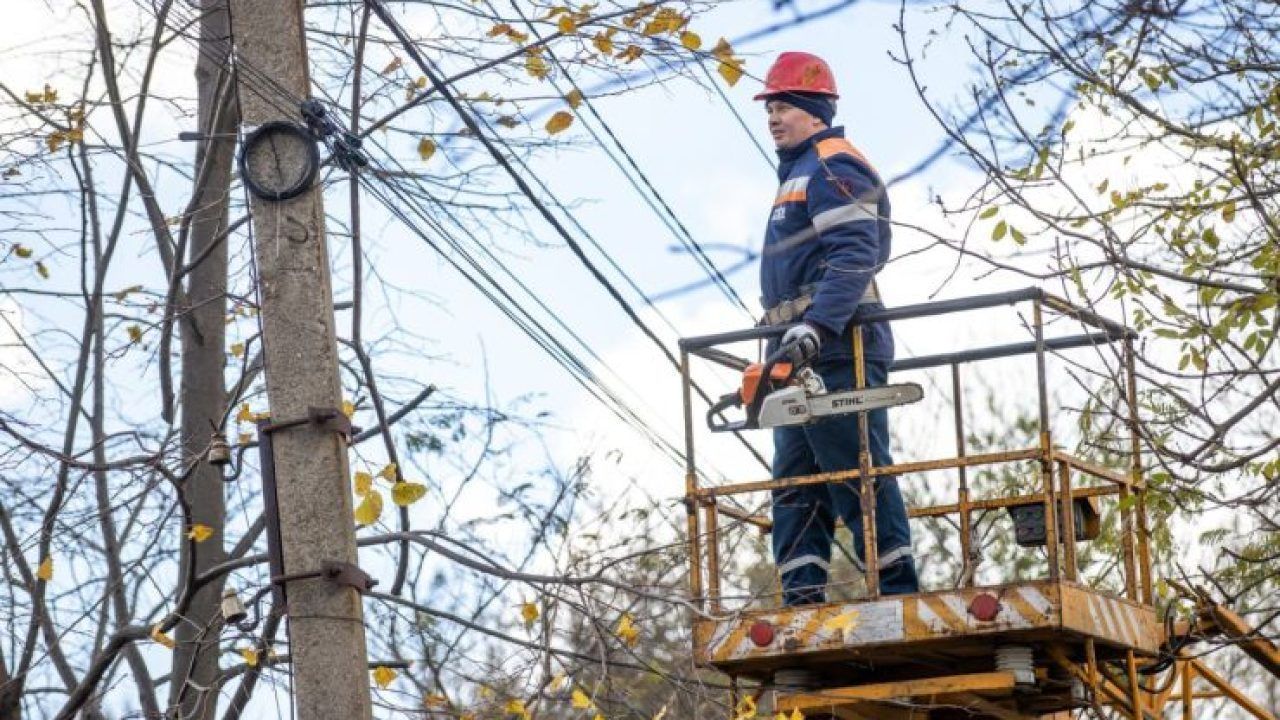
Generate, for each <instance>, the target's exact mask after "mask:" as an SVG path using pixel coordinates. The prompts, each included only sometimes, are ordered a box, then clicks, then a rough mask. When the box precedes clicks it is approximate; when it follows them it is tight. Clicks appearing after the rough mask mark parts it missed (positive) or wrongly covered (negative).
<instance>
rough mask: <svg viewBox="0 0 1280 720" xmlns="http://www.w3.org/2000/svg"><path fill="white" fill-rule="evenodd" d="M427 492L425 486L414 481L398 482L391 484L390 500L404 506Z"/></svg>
mask: <svg viewBox="0 0 1280 720" xmlns="http://www.w3.org/2000/svg"><path fill="white" fill-rule="evenodd" d="M426 494H427V486H426V485H423V484H422V483H416V482H398V483H396V484H395V485H392V486H391V502H393V503H395V504H396V505H399V506H400V507H406V506H408V505H412V504H414V503H416V502H418V501H419V500H421V499H422V496H423V495H426Z"/></svg>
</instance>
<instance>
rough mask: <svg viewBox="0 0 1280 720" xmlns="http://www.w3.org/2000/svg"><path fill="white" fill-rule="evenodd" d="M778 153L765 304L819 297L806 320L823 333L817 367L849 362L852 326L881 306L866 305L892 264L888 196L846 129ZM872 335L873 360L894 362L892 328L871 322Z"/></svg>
mask: <svg viewBox="0 0 1280 720" xmlns="http://www.w3.org/2000/svg"><path fill="white" fill-rule="evenodd" d="M778 156H779V158H780V160H781V163H780V164H779V165H778V180H779V181H780V182H781V185H780V186H779V188H778V194H777V197H776V198H775V199H774V201H773V211H772V213H771V214H770V216H769V224H768V229H767V230H766V232H765V241H764V248H763V250H762V252H761V257H760V290H761V294H762V297H761V301H762V302H763V304H764V306H765V308H766V309H767V308H770V307H773V306H775V305H777V304H778V303H780V302H782V301H785V300H791V299H794V298H797V297H799V296H800V295H802V294H804V293H806V292H808V293H810V294H812V296H813V304H812V306H810V307H809V309H808V310H806V311H805V313H804V315H803V316H802V317H803V319H804V320H805V321H806V322H808V323H811V324H813V325H815V326H817V327H818V328H819V331H820V333H821V334H822V336H823V340H824V342H823V344H822V350H821V353H820V355H819V357H818V362H819V363H820V364H824V363H826V362H827V361H831V362H836V361H839V362H848V360H849V358H850V357H852V355H853V346H852V342H853V335H852V330H851V328H852V323H853V322H854V321H855V320H857V319H858V316H859V314H860V313H864V312H865V311H867V310H868V309H872V308H876V309H878V308H880V307H882V305H881V304H880V302H879V301H878V300H876V301H868V302H863V299H864V297H863V296H864V294H865V293H867V291H868V287H869V286H871V283H872V280H873V279H874V277H875V274H876V273H877V272H879V271H880V269H881V268H882V267H884V265H885V263H886V262H888V260H889V253H890V246H891V235H892V231H891V229H890V225H889V195H888V193H887V192H885V187H884V183H883V182H881V180H880V176H879V175H877V174H876V171H875V170H874V169H872V167H871V164H870V163H869V162H867V159H866V158H865V157H863V155H862V153H861V152H859V151H858V150H857V148H855V147H854V146H853V145H852V144H851V143H849V141H848V140H845V138H844V128H842V127H835V128H829V129H827V130H823V131H822V132H819V133H817V134H816V135H814V136H812V137H810V138H809V139H808V140H806V141H804V142H803V143H801V144H800V145H798V146H796V147H794V148H789V149H786V150H779V151H778ZM865 333H866V334H865V343H866V344H865V352H866V357H867V359H868V360H879V361H884V362H889V361H892V359H893V334H892V332H891V331H890V329H889V325H888V323H884V322H877V323H870V324H868V325H867V326H866V330H865Z"/></svg>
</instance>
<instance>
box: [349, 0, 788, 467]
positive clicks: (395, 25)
mask: <svg viewBox="0 0 1280 720" xmlns="http://www.w3.org/2000/svg"><path fill="white" fill-rule="evenodd" d="M365 2H366V3H367V4H368V5H369V7H370V8H372V9H373V12H374V14H376V15H377V16H378V18H379V19H380V20H381V21H382V22H383V24H384V25H386V26H387V29H389V30H390V31H391V32H392V34H394V35H395V36H396V39H397V40H398V41H399V42H400V46H401V47H402V48H404V50H405V52H406V53H408V55H409V57H410V58H411V59H412V60H413V61H414V63H415V64H417V66H418V69H419V70H421V71H422V73H423V75H424V76H426V78H427V80H428V82H430V83H431V84H432V86H433V87H435V89H436V92H438V93H440V95H441V97H443V98H444V99H445V100H446V101H447V102H448V103H449V105H450V106H451V107H452V108H453V109H454V112H456V113H458V116H459V117H460V118H461V119H462V121H463V124H465V125H466V126H467V128H468V129H469V130H470V131H471V132H472V133H474V135H475V137H476V138H477V139H479V140H480V142H481V144H482V145H484V147H485V149H486V150H487V151H488V152H489V154H490V155H491V156H492V157H493V159H494V160H495V161H497V163H498V164H499V165H500V166H501V167H502V168H503V170H505V171H506V172H507V174H508V175H510V177H511V179H512V181H513V182H514V183H515V184H516V186H517V187H518V188H519V189H520V192H521V193H523V194H524V195H525V197H527V198H528V199H529V202H530V203H532V204H533V206H534V208H535V209H537V211H538V213H539V214H540V215H542V217H543V219H544V220H546V221H547V223H548V224H550V225H551V227H552V228H553V229H555V231H556V233H557V234H559V235H560V237H561V238H562V239H563V240H564V241H565V243H566V244H568V246H569V249H570V250H572V251H573V253H574V255H575V256H576V257H577V258H578V259H579V261H581V262H582V264H583V266H584V267H586V268H587V270H588V272H590V274H591V275H592V277H593V278H595V280H596V282H598V283H600V285H601V286H602V287H604V289H605V291H606V292H607V293H608V294H609V296H610V297H611V298H613V300H614V301H615V302H616V303H617V304H618V306H619V307H621V308H622V310H623V312H624V313H625V314H626V315H627V317H628V318H630V320H631V321H632V323H633V324H635V325H636V327H638V328H639V329H640V331H641V332H642V333H644V335H645V336H646V337H647V338H649V339H650V340H651V341H652V342H653V343H654V345H656V346H657V347H658V349H659V350H660V351H661V352H662V354H663V356H664V357H666V359H667V361H668V362H669V363H670V364H671V366H672V367H673V368H674V369H675V370H676V372H680V371H681V368H680V362H679V361H678V360H677V359H676V357H675V355H674V354H673V353H672V352H671V349H670V348H668V347H667V346H666V345H665V344H664V343H663V342H662V340H661V339H660V338H659V337H658V336H657V334H655V333H654V331H653V329H652V328H650V327H649V325H648V324H647V323H645V321H644V320H643V319H642V318H641V317H640V316H639V315H638V314H637V313H636V311H635V308H633V307H632V306H631V303H629V302H627V299H626V298H624V297H622V295H621V293H619V292H618V289H617V288H616V287H614V286H613V284H612V283H611V282H609V279H608V278H606V277H605V276H604V275H603V273H601V272H600V269H599V268H598V267H596V265H595V263H593V262H592V261H591V259H590V258H589V257H587V255H586V253H585V252H584V251H583V250H582V246H581V245H580V244H578V241H577V240H575V239H574V238H573V236H572V235H571V234H570V233H569V231H568V230H567V229H565V227H564V225H563V224H561V222H560V221H559V220H558V219H557V218H556V216H555V215H554V214H553V213H552V212H551V210H550V209H549V208H548V207H547V206H546V204H545V203H543V202H542V201H541V200H539V199H538V197H537V196H536V195H535V194H534V192H533V189H532V188H531V187H530V186H529V184H528V182H527V181H525V179H524V177H523V176H521V175H520V174H519V173H518V172H516V170H515V168H514V167H512V165H511V162H510V161H509V160H508V159H507V157H506V156H505V155H503V153H502V152H501V151H500V150H499V149H498V148H497V147H496V146H495V145H494V143H493V140H492V139H491V138H489V137H488V136H487V135H486V134H485V133H484V132H483V131H482V130H481V128H480V126H479V124H478V123H477V122H476V120H475V118H474V117H472V115H471V113H469V112H468V111H467V108H466V107H464V106H463V105H462V103H461V102H459V100H458V99H457V98H456V97H455V96H454V94H453V93H452V92H451V91H450V90H449V88H448V87H447V86H445V85H444V84H443V83H442V82H441V80H440V77H439V75H438V74H437V73H436V72H435V70H434V69H433V68H432V66H431V64H430V62H429V61H428V60H427V59H426V58H425V57H423V55H422V53H421V52H419V51H418V47H417V45H415V44H414V43H413V40H412V39H411V38H410V37H409V35H408V33H406V32H405V30H404V28H403V27H402V26H401V25H400V23H399V22H398V21H396V19H395V18H394V17H392V16H391V14H390V13H388V12H387V10H386V7H384V6H383V4H382V3H381V2H380V0H365ZM690 384H691V385H692V386H693V388H694V389H695V390H696V391H697V393H698V395H699V396H700V397H701V398H702V399H703V401H704V402H707V403H708V404H710V403H711V402H712V400H711V397H710V396H709V395H708V394H707V393H706V391H705V390H703V389H702V387H701V386H699V385H698V384H697V383H694V382H691V383H690ZM734 435H735V436H736V437H737V438H738V439H739V440H740V441H741V442H742V444H743V445H744V446H745V447H746V448H747V449H748V450H749V451H750V452H751V453H752V455H754V456H755V457H756V459H757V460H758V461H759V462H760V463H761V464H762V465H764V466H765V467H766V468H767V467H769V463H768V461H766V460H765V459H764V457H763V456H762V455H761V454H760V452H759V451H758V450H756V449H755V447H753V446H752V445H751V444H750V443H749V442H747V440H746V438H745V437H743V436H742V435H741V434H740V433H734Z"/></svg>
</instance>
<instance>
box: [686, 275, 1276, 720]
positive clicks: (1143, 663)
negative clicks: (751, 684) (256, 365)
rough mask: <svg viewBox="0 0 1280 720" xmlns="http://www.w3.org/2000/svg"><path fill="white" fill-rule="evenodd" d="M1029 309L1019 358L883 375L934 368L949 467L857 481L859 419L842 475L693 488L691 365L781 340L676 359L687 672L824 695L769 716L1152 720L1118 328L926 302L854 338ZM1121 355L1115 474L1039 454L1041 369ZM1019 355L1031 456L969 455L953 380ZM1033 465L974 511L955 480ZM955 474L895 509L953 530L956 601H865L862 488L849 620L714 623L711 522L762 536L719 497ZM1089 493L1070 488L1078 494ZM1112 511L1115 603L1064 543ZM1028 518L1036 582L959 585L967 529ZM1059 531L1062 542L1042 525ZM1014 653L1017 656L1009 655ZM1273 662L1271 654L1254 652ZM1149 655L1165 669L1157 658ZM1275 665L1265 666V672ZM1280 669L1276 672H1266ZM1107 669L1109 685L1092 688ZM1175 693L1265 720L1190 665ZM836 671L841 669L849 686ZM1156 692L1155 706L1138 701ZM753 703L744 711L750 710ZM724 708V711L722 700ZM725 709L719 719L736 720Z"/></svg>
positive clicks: (909, 465) (972, 353) (717, 619)
mask: <svg viewBox="0 0 1280 720" xmlns="http://www.w3.org/2000/svg"><path fill="white" fill-rule="evenodd" d="M1020 303H1028V304H1030V305H1031V330H1032V333H1033V339H1032V340H1030V341H1028V342H1022V343H1015V344H1009V345H1001V346H995V347H986V348H980V349H973V350H966V351H963V352H955V353H948V354H942V355H933V356H928V357H919V358H906V359H902V360H898V361H897V362H895V363H894V365H893V367H892V368H891V372H903V371H908V370H923V369H928V368H939V367H950V369H951V379H952V391H953V398H954V403H955V408H954V422H955V437H956V444H955V448H956V454H955V456H954V457H950V458H943V459H936V460H926V461H918V462H904V463H898V464H895V465H892V466H884V467H872V465H871V460H870V457H869V454H868V453H867V452H866V448H867V446H868V444H867V442H866V441H865V438H866V437H867V419H866V415H865V414H861V415H859V424H860V431H861V434H862V437H863V438H864V441H863V443H862V448H863V449H864V451H863V454H862V458H861V462H860V467H859V468H857V469H854V470H849V471H845V472H834V473H822V474H818V475H809V476H801V477H791V478H781V479H773V478H769V479H763V480H756V481H750V482H741V483H733V484H728V485H716V486H703V485H701V484H700V483H699V475H698V472H697V467H696V461H695V448H694V425H693V423H694V414H693V406H692V402H691V381H690V360H691V357H698V358H702V359H705V360H709V361H712V362H715V363H717V364H720V365H724V366H726V367H729V368H732V369H735V370H741V369H742V368H744V367H745V366H746V364H747V361H746V360H744V359H741V358H738V357H736V356H734V355H732V354H730V353H728V352H726V351H724V350H722V349H721V347H720V346H723V345H729V344H733V343H740V342H744V341H753V340H754V341H759V340H766V339H770V338H775V337H778V336H779V335H780V334H781V333H782V332H783V329H782V328H777V327H774V328H767V327H766V328H753V329H749V330H742V331H736V332H728V333H721V334H717V335H708V336H702V337H694V338H686V339H683V340H681V341H680V349H681V368H682V380H683V399H684V429H685V457H686V463H687V464H686V473H685V484H686V494H685V506H686V508H687V510H688V517H687V524H688V525H687V536H688V551H689V558H690V568H689V582H690V591H691V595H692V598H693V601H694V603H695V604H696V605H697V606H698V607H699V608H701V609H702V610H703V611H704V615H703V616H702V617H701V618H700V619H698V620H696V621H695V625H694V632H693V638H694V639H693V642H694V656H695V660H696V661H697V662H698V663H699V664H702V665H705V666H710V667H714V668H716V669H718V670H720V671H722V672H724V673H726V674H728V675H729V676H730V677H731V679H732V680H733V686H734V687H737V681H738V679H739V678H747V679H752V680H756V681H759V682H761V683H763V684H762V685H760V687H761V688H762V689H761V691H760V693H762V692H763V689H765V688H768V687H769V686H768V680H769V678H770V677H771V675H772V673H773V671H774V670H776V669H778V668H781V667H798V666H802V667H805V668H807V669H811V670H813V671H815V672H817V673H819V674H821V675H823V676H824V677H825V680H826V683H824V687H823V689H822V690H817V691H807V692H802V693H788V692H784V691H782V690H778V692H777V693H776V698H775V707H776V709H777V710H778V711H781V712H783V713H791V712H792V711H793V710H797V709H798V710H800V711H801V712H802V713H804V714H816V713H826V714H829V715H834V716H836V717H841V718H864V719H868V720H870V719H879V718H885V719H892V720H896V719H897V718H907V717H910V718H947V717H968V718H995V719H997V720H1012V719H1014V718H1019V719H1021V718H1034V717H1054V714H1055V713H1063V715H1062V717H1067V716H1068V714H1069V712H1070V710H1072V709H1074V708H1081V707H1086V706H1088V705H1090V704H1095V703H1096V704H1099V705H1111V706H1113V707H1116V708H1119V709H1120V710H1121V711H1122V712H1123V713H1124V715H1125V716H1127V717H1131V718H1133V720H1158V719H1159V717H1160V714H1159V713H1160V709H1161V708H1163V706H1164V703H1165V702H1166V701H1168V700H1169V698H1170V697H1171V695H1170V694H1171V692H1172V691H1171V690H1170V689H1169V688H1170V687H1172V682H1169V683H1164V684H1163V685H1168V686H1169V687H1163V685H1155V684H1153V682H1154V681H1153V680H1152V678H1150V677H1146V676H1144V675H1143V674H1142V673H1141V670H1142V669H1143V668H1144V667H1148V666H1150V664H1151V663H1154V662H1156V661H1157V659H1158V658H1161V657H1163V656H1166V655H1167V653H1168V647H1169V645H1168V638H1166V636H1165V635H1166V630H1165V626H1164V624H1163V623H1162V622H1161V620H1160V618H1159V617H1158V616H1157V612H1156V610H1155V607H1154V606H1153V594H1152V576H1151V550H1150V534H1149V530H1148V527H1147V514H1146V484H1145V482H1144V480H1143V469H1142V465H1141V453H1140V445H1139V437H1138V432H1137V389H1136V377H1135V372H1134V350H1133V340H1134V338H1135V335H1134V333H1133V332H1132V331H1130V330H1128V329H1127V328H1125V327H1123V326H1121V325H1119V324H1117V323H1115V322H1113V321H1111V320H1108V319H1106V318H1104V317H1101V316H1099V315H1098V314H1096V313H1094V312H1092V311H1090V310H1088V309H1085V308H1081V307H1077V306H1075V305H1072V304H1071V303H1069V302H1067V301H1066V300H1063V299H1061V298H1058V297H1055V296H1053V295H1050V294H1048V293H1045V292H1043V291H1041V290H1039V289H1036V288H1028V289H1024V290H1019V291H1014V292H1006V293H997V294H990V295H981V296H976V297H970V298H962V299H956V300H947V301H940V302H930V303H924V304H919V305H911V306H905V307H900V308H891V309H885V310H881V311H877V312H874V313H869V314H867V315H866V316H865V317H863V318H861V322H863V323H871V322H877V321H900V320H907V319H912V318H922V317H929V316H938V315H946V314H952V313H960V312H967V311H973V310H979V309H985V308H994V307H1000V306H1007V305H1016V304H1020ZM1046 312H1052V313H1056V314H1059V315H1064V316H1067V317H1070V318H1074V319H1075V320H1076V321H1078V322H1079V323H1080V324H1081V325H1083V326H1085V328H1086V331H1085V332H1083V333H1081V334H1077V335H1071V336H1067V337H1055V338H1047V337H1045V321H1044V315H1045V313H1046ZM1117 343H1118V344H1120V346H1121V347H1120V348H1119V350H1120V353H1121V356H1122V368H1123V370H1122V375H1121V377H1120V378H1119V379H1118V382H1120V383H1122V384H1123V387H1122V388H1121V392H1122V393H1123V396H1124V400H1125V403H1126V404H1127V406H1128V414H1129V417H1128V425H1129V430H1130V451H1131V452H1130V459H1131V464H1130V466H1129V467H1128V468H1127V470H1126V471H1117V470H1114V469H1112V468H1107V467H1101V466H1098V465H1096V464H1094V463H1091V462H1088V461H1086V460H1084V459H1081V458H1078V457H1075V456H1073V455H1070V454H1068V453H1066V452H1064V451H1062V450H1061V449H1059V448H1056V447H1055V446H1054V444H1053V438H1052V436H1051V433H1050V430H1049V428H1050V423H1049V419H1050V407H1049V399H1048V392H1047V389H1048V380H1047V377H1046V367H1045V365H1046V355H1047V353H1049V352H1050V351H1063V350H1068V349H1072V348H1082V347H1098V346H1104V345H1112V344H1117ZM852 349H853V354H854V377H855V386H856V387H858V388H862V387H865V372H864V369H863V347H862V340H861V336H860V333H856V332H855V333H854V342H853V348H852ZM1019 355H1034V356H1035V362H1036V385H1037V391H1038V399H1039V427H1040V431H1039V443H1038V445H1037V446H1036V447H1030V448H1022V449H1013V450H1007V451H1001V452H992V453H984V454H980V455H969V454H967V453H966V449H965V443H964V426H963V420H962V417H963V416H962V413H961V407H962V398H963V395H962V386H961V375H960V368H961V366H962V365H965V364H968V363H973V362H978V361H983V360H991V359H995V358H1005V357H1013V356H1019ZM1028 461H1038V464H1039V477H1040V486H1039V488H1038V490H1037V491H1036V492H1034V493H1031V494H1026V495H1020V496H1013V497H987V498H975V497H972V496H971V495H970V490H969V485H968V477H967V474H968V470H969V468H975V467H980V466H994V465H999V464H1004V463H1021V462H1028ZM939 470H954V471H955V472H956V474H957V476H958V480H959V489H958V493H957V496H956V499H955V502H953V503H948V504H944V505H934V506H929V507H918V508H912V509H910V511H909V516H910V517H912V518H923V517H943V516H958V523H957V524H958V526H959V530H960V533H959V534H960V549H961V552H960V557H961V558H962V559H963V562H964V564H965V565H964V567H962V569H961V574H960V577H961V579H962V580H961V585H960V587H958V588H956V589H955V590H948V591H943V592H926V593H918V594H912V595H897V596H887V597H881V596H880V595H879V590H878V589H879V578H878V570H877V568H878V563H877V557H876V539H875V522H874V513H875V504H874V497H875V496H874V494H873V491H872V487H871V485H872V484H871V483H862V484H861V500H862V513H863V522H862V526H863V528H864V530H863V532H864V537H863V540H864V543H865V548H866V558H865V567H866V587H867V592H868V596H867V597H866V598H865V599H862V600H858V601H855V602H843V603H827V604H822V605H810V606H804V607H799V608H775V609H763V610H755V609H751V610H740V611H728V610H726V608H725V606H724V603H723V597H722V593H721V560H720V551H721V540H722V537H721V535H722V531H721V517H722V516H723V517H727V518H730V519H732V520H736V521H740V522H746V523H749V524H752V525H755V526H756V527H758V528H759V529H760V530H761V531H763V532H768V531H769V529H770V527H771V523H770V521H769V520H768V519H767V518H762V517H758V516H753V515H751V514H749V513H745V512H743V511H741V510H738V509H736V508H733V507H730V506H728V505H726V504H723V500H722V499H723V498H727V497H729V496H733V495H742V494H749V493H760V492H765V491H770V490H774V489H777V488H782V487H790V486H796V485H802V484H816V483H834V482H845V481H849V480H854V479H857V478H860V477H872V478H874V477H877V476H882V475H897V476H907V475H910V474H912V473H922V472H929V471H939ZM1081 477H1084V478H1091V479H1093V480H1095V481H1099V483H1100V484H1094V485H1092V486H1079V485H1078V484H1077V478H1081ZM1103 499H1115V500H1118V504H1119V512H1120V527H1119V533H1120V538H1119V540H1120V547H1121V552H1122V562H1121V570H1122V573H1123V581H1124V587H1123V592H1122V593H1121V594H1119V595H1116V594H1113V593H1111V592H1108V591H1106V590H1104V589H1102V588H1099V587H1092V586H1090V584H1089V583H1088V582H1087V581H1086V580H1085V579H1083V578H1082V577H1081V574H1080V572H1079V567H1078V563H1077V556H1076V544H1075V542H1065V543H1062V542H1059V538H1060V537H1065V538H1072V537H1076V538H1078V537H1080V536H1079V535H1078V531H1079V529H1078V528H1077V527H1076V513H1074V512H1062V513H1057V512H1054V511H1053V510H1054V508H1072V507H1074V506H1075V504H1076V502H1077V501H1080V500H1084V501H1086V502H1089V503H1097V502H1098V501H1100V500H1103ZM1036 504H1039V505H1040V506H1041V507H1042V508H1043V516H1042V517H1043V521H1044V540H1045V553H1046V556H1047V560H1048V571H1047V575H1046V577H1044V578H1042V579H1038V580H1035V581H1030V582H1021V583H1016V584H1007V585H1000V586H988V587H980V586H976V585H974V583H973V577H974V573H973V568H971V567H969V566H968V564H969V562H970V557H971V553H970V543H971V533H970V528H971V524H972V514H973V512H974V511H982V510H988V509H994V508H1025V507H1027V506H1034V505H1036ZM1059 522H1061V523H1062V525H1063V527H1061V528H1059V527H1057V525H1058V524H1059ZM1028 649H1029V650H1030V656H1029V657H1028V655H1027V654H1026V652H1025V651H1026V650H1028ZM1271 649H1272V650H1273V651H1274V646H1272V648H1271ZM1162 653H1164V655H1162ZM1275 657H1280V654H1277V655H1276V656H1275ZM1276 662H1277V664H1278V665H1280V661H1276ZM1116 663H1119V664H1121V665H1122V667H1123V674H1122V675H1116V674H1114V673H1108V672H1107V671H1106V670H1107V668H1108V667H1110V666H1112V665H1114V664H1116ZM1169 666H1170V670H1169V672H1175V673H1178V677H1179V678H1181V680H1182V682H1181V687H1183V692H1182V696H1181V699H1182V700H1183V702H1184V713H1183V720H1190V719H1191V718H1192V717H1193V716H1192V714H1191V712H1192V710H1191V708H1192V702H1193V701H1194V699H1195V698H1196V697H1203V696H1204V694H1203V693H1199V694H1197V693H1195V692H1193V690H1192V679H1193V677H1197V676H1198V677H1201V678H1204V679H1206V680H1208V681H1209V682H1210V683H1211V684H1213V685H1214V687H1215V688H1216V689H1217V691H1218V693H1219V694H1224V695H1226V696H1227V697H1230V698H1231V699H1233V700H1235V701H1236V702H1237V704H1239V705H1240V706H1241V707H1244V708H1245V709H1246V710H1248V711H1249V712H1250V713H1252V714H1253V715H1254V716H1256V717H1258V718H1259V719H1260V720H1276V719H1275V717H1274V716H1273V715H1271V714H1270V713H1268V712H1267V711H1266V710H1264V709H1262V708H1261V707H1259V706H1257V705H1256V704H1254V703H1252V702H1251V701H1249V700H1248V698H1245V697H1244V696H1243V695H1241V694H1240V693H1239V692H1238V691H1236V690H1234V689H1233V688H1231V687H1230V685H1229V683H1226V682H1225V681H1223V680H1222V679H1221V678H1220V677H1218V676H1216V675H1215V674H1214V673H1213V672H1212V670H1210V669H1209V668H1208V667H1206V666H1204V664H1203V663H1201V662H1200V661H1199V660H1192V659H1186V658H1181V659H1178V660H1177V661H1176V662H1174V663H1169ZM851 668H852V669H851ZM1157 687H1158V688H1159V689H1160V690H1161V692H1155V691H1154V689H1153V688H1157ZM760 693H757V695H758V694H760ZM735 695H736V693H735ZM737 703H738V700H737V698H736V697H735V698H734V702H733V705H734V706H737Z"/></svg>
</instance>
